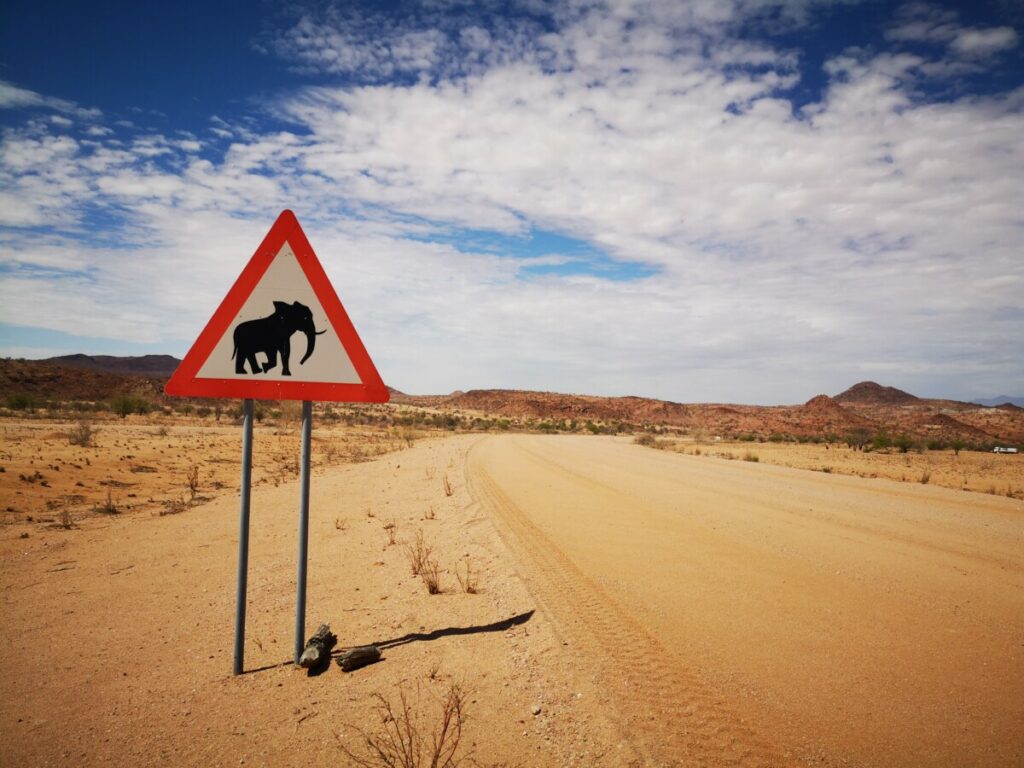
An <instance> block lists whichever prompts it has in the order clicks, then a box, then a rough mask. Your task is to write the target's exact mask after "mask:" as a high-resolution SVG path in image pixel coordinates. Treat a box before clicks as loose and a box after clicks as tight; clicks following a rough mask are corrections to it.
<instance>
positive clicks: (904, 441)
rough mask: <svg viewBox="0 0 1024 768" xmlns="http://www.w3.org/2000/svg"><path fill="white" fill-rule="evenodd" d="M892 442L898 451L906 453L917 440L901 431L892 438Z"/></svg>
mask: <svg viewBox="0 0 1024 768" xmlns="http://www.w3.org/2000/svg"><path fill="white" fill-rule="evenodd" d="M892 444H893V446H894V447H896V448H898V449H899V451H900V453H906V452H907V451H909V450H910V449H911V448H914V447H915V446H916V445H917V441H915V440H914V438H912V437H911V436H910V435H907V434H904V433H901V434H899V435H897V436H896V437H895V438H893V441H892Z"/></svg>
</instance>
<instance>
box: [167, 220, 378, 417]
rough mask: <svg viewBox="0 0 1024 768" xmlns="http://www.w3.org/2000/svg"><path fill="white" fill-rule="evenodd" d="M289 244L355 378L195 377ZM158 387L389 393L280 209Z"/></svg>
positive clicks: (370, 398) (321, 394)
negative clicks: (342, 380) (354, 381)
mask: <svg viewBox="0 0 1024 768" xmlns="http://www.w3.org/2000/svg"><path fill="white" fill-rule="evenodd" d="M285 242H287V243H288V244H289V245H291V248H292V251H293V252H294V253H295V258H296V260H297V261H298V262H299V266H300V267H301V268H302V271H303V273H304V274H305V276H306V279H307V280H309V284H310V286H311V287H312V288H313V293H314V294H316V297H317V299H318V300H319V301H320V304H321V306H322V307H323V308H324V312H326V314H327V320H328V322H329V323H330V324H331V326H332V327H333V328H334V330H335V332H336V333H337V334H338V338H339V339H341V344H342V346H343V347H344V348H345V351H346V352H347V353H348V356H349V359H350V360H351V361H352V365H353V367H354V368H355V370H356V373H357V374H358V375H359V378H360V380H361V381H362V383H361V384H344V383H332V382H313V381H277V380H275V381H266V380H258V379H252V380H246V379H206V378H203V379H200V378H197V375H198V373H199V370H200V368H202V366H203V364H204V363H205V362H206V360H207V359H208V358H209V356H210V354H211V353H212V352H213V348H214V347H215V346H216V345H217V342H218V341H220V339H221V338H222V337H223V336H224V335H225V334H226V333H228V332H229V330H230V326H231V324H232V323H233V322H234V320H235V318H236V317H237V316H238V313H239V312H240V311H241V309H242V307H243V306H244V304H245V302H246V300H247V299H248V298H249V296H250V295H251V294H252V292H253V290H255V288H256V286H257V285H258V284H259V281H260V279H261V278H262V277H263V275H264V274H265V273H266V271H267V269H268V268H269V267H270V265H271V263H272V262H273V261H274V258H275V257H276V256H277V254H278V253H279V252H280V250H281V247H282V246H283V245H284V244H285ZM164 392H166V393H167V394H168V395H174V396H178V397H230V398H243V399H248V398H251V399H254V400H318V401H331V402H345V403H386V402H387V401H388V400H389V399H390V397H391V396H390V394H389V392H388V389H387V387H386V386H384V382H383V381H382V380H381V378H380V374H379V373H377V368H376V367H375V366H374V364H373V361H372V360H371V359H370V355H369V354H368V353H367V351H366V348H365V347H364V346H363V342H362V341H361V340H360V339H359V334H358V333H356V329H355V327H354V326H353V325H352V321H351V320H349V317H348V313H347V312H345V308H344V307H343V306H342V305H341V301H340V299H338V294H337V293H335V292H334V288H333V287H332V286H331V281H330V280H329V279H328V277H327V273H326V272H324V269H323V267H322V266H321V265H320V261H319V259H317V257H316V254H315V253H314V252H313V247H312V246H311V245H310V244H309V240H307V239H306V234H305V233H304V232H303V231H302V227H301V226H299V220H298V219H297V218H296V217H295V214H294V213H292V212H291V211H290V210H285V211H282V212H281V215H280V216H278V217H277V221H275V222H274V226H272V227H271V228H270V231H269V232H268V233H267V236H266V237H265V238H263V242H262V243H260V246H259V248H257V249H256V252H255V253H254V254H253V255H252V258H251V259H249V263H248V264H246V266H245V269H243V270H242V274H241V275H239V276H238V279H237V280H236V281H235V284H234V285H233V286H231V290H230V291H228V294H227V296H225V297H224V300H223V301H222V302H221V303H220V306H219V307H218V308H217V311H216V312H214V313H213V317H211V318H210V321H209V322H208V323H207V324H206V327H205V328H203V330H202V332H201V333H200V334H199V338H197V339H196V341H195V343H194V344H193V345H192V348H191V349H190V350H189V351H188V354H186V355H185V359H184V360H182V361H181V364H180V365H179V366H178V368H177V370H175V371H174V374H173V375H172V376H171V378H170V379H169V380H168V381H167V384H166V386H165V387H164Z"/></svg>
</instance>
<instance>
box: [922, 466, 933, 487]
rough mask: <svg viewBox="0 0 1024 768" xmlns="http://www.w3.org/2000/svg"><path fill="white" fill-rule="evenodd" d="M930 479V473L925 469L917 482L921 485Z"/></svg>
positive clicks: (926, 483)
mask: <svg viewBox="0 0 1024 768" xmlns="http://www.w3.org/2000/svg"><path fill="white" fill-rule="evenodd" d="M931 479H932V473H931V472H929V471H928V470H927V469H926V470H925V471H924V472H922V473H921V479H920V480H919V482H920V483H921V485H928V481H929V480H931Z"/></svg>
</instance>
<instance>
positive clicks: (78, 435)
mask: <svg viewBox="0 0 1024 768" xmlns="http://www.w3.org/2000/svg"><path fill="white" fill-rule="evenodd" d="M97 431H98V430H96V429H93V426H92V425H91V424H90V423H89V422H87V421H80V422H78V423H77V424H75V426H73V427H72V428H71V429H70V430H69V431H68V443H70V444H71V445H80V446H82V447H88V446H90V445H92V439H93V437H95V435H96V432H97Z"/></svg>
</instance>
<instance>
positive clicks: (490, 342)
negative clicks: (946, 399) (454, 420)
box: [0, 1, 1024, 402]
mask: <svg viewBox="0 0 1024 768" xmlns="http://www.w3.org/2000/svg"><path fill="white" fill-rule="evenodd" d="M442 6H443V9H444V10H445V13H444V14H443V17H444V19H445V21H444V23H443V24H440V25H434V21H436V20H437V19H438V18H441V14H440V10H439V9H440V8H441V7H442ZM544 8H545V9H547V10H544V11H543V13H542V12H541V10H540V7H539V6H538V9H537V10H536V12H533V13H530V12H527V11H528V10H529V8H528V6H526V5H523V6H520V9H521V11H522V13H521V14H520V16H521V18H520V17H519V16H516V15H515V14H514V15H513V16H511V17H507V18H504V19H503V20H502V21H501V22H500V23H498V22H496V21H495V20H493V19H491V20H488V19H487V17H486V14H484V18H483V21H481V17H480V15H479V14H477V15H476V16H471V15H470V14H469V11H468V10H465V13H463V12H462V11H463V10H464V9H468V6H462V5H459V4H458V3H455V4H449V3H442V4H435V5H424V6H423V11H422V14H423V16H422V17H419V18H414V19H411V20H409V21H408V22H407V23H406V24H404V25H398V26H396V27H394V28H393V29H391V30H390V31H388V32H387V33H386V34H384V35H383V36H382V37H379V36H377V35H376V34H374V31H375V30H377V29H378V28H380V27H381V25H382V24H383V21H382V20H381V19H383V17H381V18H379V19H377V20H376V21H375V20H374V19H370V21H369V23H368V27H367V28H365V29H364V31H363V33H360V32H359V29H358V25H356V24H355V23H354V21H353V19H354V18H355V17H354V16H353V15H352V14H353V12H351V11H330V10H328V11H320V13H321V14H323V15H322V16H315V15H311V14H312V12H306V14H305V15H301V14H300V18H298V19H297V20H295V21H294V22H293V23H292V25H291V26H289V27H288V28H287V29H285V30H284V31H282V32H281V33H280V34H279V35H277V36H272V37H270V38H267V39H264V40H262V41H261V45H263V46H265V47H266V49H267V50H268V51H269V50H272V51H274V52H276V53H277V54H278V55H281V56H284V57H286V58H287V59H288V60H289V61H291V62H293V63H295V64H296V65H298V66H300V67H314V68H316V69H317V70H318V71H320V72H327V73H334V74H337V75H339V76H343V77H342V78H341V80H342V81H341V82H340V83H339V84H336V85H318V86H316V87H307V88H303V89H301V90H299V91H298V92H295V93H291V94H286V95H283V96H282V97H281V98H280V99H279V100H278V101H277V102H275V103H274V104H273V111H274V114H275V115H276V116H277V117H279V118H281V117H283V118H284V119H286V120H289V121H291V122H292V123H293V124H294V127H295V130H293V131H281V130H274V131H269V130H259V129H258V128H254V127H252V126H248V127H240V126H238V125H235V124H229V123H228V122H226V121H224V120H222V119H220V118H217V117H215V116H211V129H210V137H212V138H213V139H215V140H216V141H218V142H220V146H222V147H223V151H222V152H221V153H220V154H218V155H214V154H211V153H209V152H206V151H203V150H204V147H203V146H201V145H202V144H203V138H204V137H197V138H195V139H192V138H189V139H184V140H183V139H181V138H180V137H173V138H172V137H164V136H159V135H140V134H134V135H126V133H125V132H124V131H118V132H117V133H116V134H114V135H104V134H103V133H101V132H99V131H95V132H92V131H90V134H91V135H90V136H89V137H88V138H89V142H91V143H87V142H86V141H84V140H81V139H79V138H75V137H74V136H71V135H67V134H65V133H61V132H59V130H58V129H59V126H53V125H36V124H33V125H31V126H29V125H26V126H25V127H23V128H20V129H12V130H9V131H8V132H7V133H6V134H5V136H4V139H3V144H2V146H0V187H2V188H3V189H4V190H6V191H8V192H9V194H10V198H11V200H10V202H11V203H12V204H11V205H10V206H7V205H4V204H3V202H0V212H2V213H0V215H4V216H6V217H7V220H6V223H7V225H8V226H9V227H10V229H9V230H8V232H7V234H6V235H5V239H4V241H3V242H2V247H3V251H4V259H5V263H6V265H7V268H8V270H9V272H8V275H9V279H5V281H4V285H3V292H4V296H3V299H4V300H3V302H2V303H3V305H4V309H3V312H4V318H5V319H8V317H9V315H15V314H16V315H17V316H18V317H21V316H23V314H22V313H25V314H29V315H31V313H32V312H33V308H36V307H39V306H47V307H52V311H50V312H49V313H48V315H47V318H46V323H47V326H46V327H51V328H55V329H58V330H65V331H68V332H78V333H87V334H89V335H95V336H103V335H110V334H115V333H116V334H119V335H120V337H122V338H130V339H131V340H133V341H157V340H160V339H179V340H181V339H190V338H191V337H193V336H194V335H195V332H196V331H197V330H198V328H199V327H200V326H201V324H202V323H203V322H205V320H206V319H207V317H208V316H209V313H210V312H211V311H212V309H213V307H215V306H216V303H217V302H218V301H219V300H220V298H221V297H222V296H223V294H224V292H225V291H226V289H227V287H228V286H229V285H230V283H231V281H232V280H233V279H234V277H235V276H236V275H237V273H238V271H239V270H240V268H241V266H242V265H243V264H244V261H245V259H246V258H247V257H248V256H249V255H250V254H251V252H252V250H253V249H254V247H255V245H256V244H257V243H258V241H259V239H260V237H262V234H263V233H264V232H265V230H266V228H267V227H269V224H270V222H271V221H272V220H273V217H274V216H275V215H276V214H277V212H278V211H279V210H280V209H281V208H283V207H286V206H287V207H292V208H294V209H295V210H296V212H297V213H298V215H299V218H300V220H301V221H302V222H303V224H304V226H305V228H306V230H307V234H309V236H310V239H311V241H312V243H313V245H314V248H315V249H316V250H317V253H318V254H319V255H320V257H321V259H322V260H323V261H324V263H325V266H326V268H327V271H328V273H329V274H330V275H331V277H332V278H333V279H334V282H335V285H336V287H337V289H338V291H339V293H340V295H341V296H342V299H343V301H345V303H346V306H347V307H348V309H349V311H350V314H351V315H352V316H353V318H355V320H356V322H357V326H358V327H359V330H360V333H361V335H362V336H363V338H364V341H365V342H366V343H367V346H368V348H370V350H371V351H372V352H373V354H374V357H375V359H376V361H377V363H378V366H379V367H380V368H381V370H382V372H383V373H384V376H385V378H386V379H387V380H388V382H389V383H391V384H393V385H395V386H398V387H399V388H401V389H405V390H409V391H414V392H427V391H445V390H450V389H454V388H467V387H473V386H515V387H530V388H543V389H559V390H567V391H583V392H593V393H604V394H624V393H641V394H650V395H656V396H662V397H668V398H671V399H677V400H696V399H703V400H730V399H731V400H747V401H760V402H771V401H779V400H791V401H792V400H799V399H805V398H806V397H810V396H811V395H813V394H816V393H818V392H821V391H826V392H836V391H838V390H840V389H842V388H845V387H846V386H848V385H849V384H850V383H852V382H853V381H856V380H858V379H860V378H866V377H869V376H871V377H873V376H876V375H877V376H878V377H881V378H885V379H886V380H887V381H888V382H890V383H894V384H897V385H900V386H904V387H905V388H910V389H915V388H916V389H917V390H918V391H922V393H923V394H928V393H929V392H932V393H935V394H957V393H961V394H962V395H964V396H967V395H972V394H985V393H986V391H987V389H989V388H991V389H993V390H995V389H1002V388H1004V387H1009V386H1011V385H1012V383H1013V382H1015V381H1020V380H1021V379H1022V378H1024V369H1022V363H1021V359H1022V358H1024V355H1020V354H1016V355H1014V354H1006V349H1007V346H1008V345H1010V346H1012V345H1013V344H1014V342H1012V341H1009V339H1013V338H1020V337H1021V336H1022V335H1024V328H1022V327H1021V326H1020V322H1021V320H1020V318H1019V316H1014V315H1012V313H1011V314H1010V315H1007V314H1006V312H1005V311H1004V310H1005V309H1006V308H1007V307H1013V306H1015V305H1016V304H1018V303H1019V300H1018V298H1017V297H1019V296H1020V295H1021V294H1022V293H1024V265H1022V263H1021V260H1020V258H1019V254H1020V248H1021V244H1022V241H1024V232H1022V224H1021V222H1020V217H1019V213H1018V212H1017V206H1016V203H1015V201H1016V200H1019V199H1021V198H1024V156H1022V151H1021V148H1020V141H1019V139H1020V136H1021V135H1024V113H1022V111H1021V109H1020V107H1021V103H1022V98H1024V97H1022V95H1021V93H1020V92H1013V93H1009V94H1003V95H990V96H985V97H980V96H962V97H960V98H957V99H946V100H943V101H936V102H932V101H929V100H928V99H927V98H923V97H922V95H921V92H920V90H919V89H917V88H916V87H915V86H914V83H916V82H919V80H920V78H921V77H927V76H928V67H929V66H930V65H939V64H941V63H942V60H941V59H939V58H929V57H928V56H926V55H924V54H921V53H920V52H915V53H906V52H900V51H899V50H888V51H884V52H880V51H871V50H847V51H837V52H836V53H835V55H834V56H833V57H832V58H831V59H830V60H829V61H828V63H827V65H826V68H825V71H824V73H823V74H824V76H825V78H826V79H827V81H826V85H825V88H824V90H823V93H822V97H821V99H820V101H818V102H817V103H815V104H811V105H806V106H804V107H802V108H797V107H796V106H795V105H794V103H793V102H792V100H791V98H790V97H789V96H788V94H789V93H790V89H791V88H792V87H793V86H794V85H796V84H797V83H798V81H799V79H800V77H801V72H800V69H799V61H798V59H797V57H796V56H795V54H794V53H793V51H792V50H789V49H781V48H778V47H776V46H774V45H772V44H771V43H770V42H769V39H768V38H761V39H753V38H751V37H750V36H748V35H743V34H740V30H741V27H742V25H743V23H744V22H745V21H747V20H750V19H753V20H755V21H757V23H758V24H762V25H764V24H772V23H782V22H785V23H788V24H801V23H809V22H810V21H811V20H812V19H813V18H814V15H815V14H816V13H818V12H819V11H820V9H819V7H818V5H817V4H814V3H810V2H790V3H767V2H750V1H747V2H740V1H737V2H731V3H720V2H707V3H673V2H665V3H649V2H637V3H631V4H623V3H616V4H614V5H613V6H610V7H604V6H603V5H601V4H598V3H587V4H567V5H565V6H558V7H555V8H554V9H550V8H548V6H546V5H545V6H544ZM485 10H486V6H485ZM435 11H436V13H435ZM544 13H547V14H548V15H547V16H544V15H543V14H544ZM432 14H433V15H432ZM919 15H920V14H919ZM471 19H475V23H470V21H471ZM357 20H358V19H357ZM362 20H363V21H366V19H365V18H363V19H362ZM911 21H912V20H911V19H910V17H909V16H903V17H901V18H900V20H899V21H898V23H899V24H900V25H902V26H894V27H893V28H892V29H890V31H889V35H890V39H892V40H894V41H897V42H899V41H912V40H923V39H927V40H934V41H939V42H941V43H942V44H943V45H945V46H949V47H953V46H955V45H956V42H955V41H956V40H959V39H960V36H962V35H963V34H965V31H964V29H963V28H962V27H959V26H958V23H957V20H956V18H955V17H952V16H949V15H941V14H940V15H937V16H934V17H928V18H925V19H923V20H922V19H921V18H918V19H917V22H919V26H917V27H911V26H910V25H911ZM915 23H916V22H915ZM947 27H948V29H947ZM993 40H994V38H993ZM966 45H968V46H971V45H973V46H974V48H975V50H976V51H981V50H982V49H985V46H986V44H983V43H982V42H979V41H974V42H968V43H967V44H966ZM987 45H988V50H989V51H994V50H996V49H995V48H994V47H993V46H994V45H995V43H994V42H992V41H990V42H988V43H987ZM455 52H459V56H456V55H455ZM474 52H477V53H479V55H478V56H476V58H474V55H475V54H474ZM463 54H465V60H464V61H463V60H462V59H461V58H460V57H461V56H462V55H463ZM964 55H966V53H965V54H964ZM396 73H398V74H401V75H408V78H407V79H405V80H401V81H400V82H398V83H395V82H383V80H386V79H389V78H393V77H394V76H395V74H396ZM97 208H100V209H102V210H103V211H104V212H105V215H109V216H117V217H118V220H119V222H120V224H119V227H120V229H119V230H118V232H119V237H120V238H121V239H122V240H126V241H128V242H130V243H132V246H131V248H125V247H123V246H122V247H111V244H110V243H108V242H102V241H97V240H96V239H95V238H94V237H92V236H91V235H90V234H89V233H90V232H91V228H90V226H89V223H90V221H91V218H90V217H95V216H96V215H97ZM42 225H45V226H46V227H47V238H48V239H46V240H45V242H40V241H39V237H38V232H37V230H36V228H38V227H40V226H42ZM538 230H540V231H550V232H557V233H560V234H561V235H564V236H567V237H570V238H575V239H577V240H579V241H581V242H585V243H587V244H589V245H590V246H591V247H592V248H594V249H598V250H599V251H601V252H603V253H604V254H606V258H607V259H611V260H614V261H616V262H618V263H619V264H625V265H630V264H635V265H643V269H641V270H638V271H637V273H636V274H637V275H639V276H638V277H634V278H632V279H621V276H619V277H615V276H611V277H610V276H609V275H607V274H604V273H602V270H601V269H599V268H597V267H594V268H591V269H587V268H586V264H585V263H581V262H580V257H579V256H575V257H572V258H568V257H567V255H566V254H564V253H550V254H546V257H545V258H543V259H542V260H539V261H537V260H534V261H532V262H531V260H529V259H521V258H515V257H513V256H511V255H503V254H502V253H501V249H497V250H496V249H494V248H481V247H478V246H475V245H473V243H472V240H471V239H469V238H466V239H464V240H463V239H460V237H459V234H460V233H461V232H480V231H487V232H491V233H497V234H498V235H500V236H501V237H504V238H506V241H507V242H510V243H511V242H517V241H526V240H527V239H528V238H530V237H531V233H535V232H537V231H538ZM570 264H571V266H572V267H573V269H563V268H565V267H567V265H570ZM540 265H543V266H547V267H550V268H551V269H550V270H547V271H545V270H537V269H536V267H537V266H540ZM69 292H71V293H73V294H74V296H75V297H76V298H75V301H74V302H67V303H63V304H62V303H61V302H60V300H59V298H58V297H59V296H60V295H62V294H64V293H69ZM110 318H114V319H113V320H111V319H110ZM1015 318H1016V319H1015ZM9 321H10V320H9ZM40 322H42V321H40ZM1016 346H1017V351H1018V352H1019V351H1020V346H1019V343H1017V345H1016ZM173 351H175V352H178V353H180V352H183V351H184V350H183V349H175V350H173ZM978 381H984V382H987V383H986V384H984V385H979V384H978V383H977V382H978ZM935 382H942V384H941V386H943V387H945V388H946V389H945V390H944V391H943V392H935V391H934V387H935V386H937V385H936V384H935ZM972 387H973V388H975V389H972ZM978 387H981V388H980V389H977V388H978Z"/></svg>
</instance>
